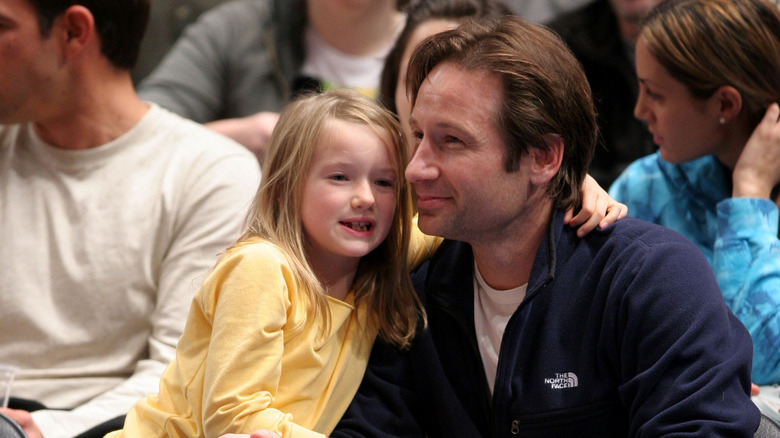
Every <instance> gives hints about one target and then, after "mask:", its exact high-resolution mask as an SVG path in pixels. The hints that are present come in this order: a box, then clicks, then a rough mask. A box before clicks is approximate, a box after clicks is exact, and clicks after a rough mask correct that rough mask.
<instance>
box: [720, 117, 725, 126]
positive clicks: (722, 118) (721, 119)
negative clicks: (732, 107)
mask: <svg viewBox="0 0 780 438" xmlns="http://www.w3.org/2000/svg"><path fill="white" fill-rule="evenodd" d="M718 123H720V124H721V125H725V124H726V118H725V117H721V118H720V119H719V120H718Z"/></svg>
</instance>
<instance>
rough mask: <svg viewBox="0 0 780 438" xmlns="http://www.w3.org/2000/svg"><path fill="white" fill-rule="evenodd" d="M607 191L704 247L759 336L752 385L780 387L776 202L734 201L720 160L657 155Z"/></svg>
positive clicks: (727, 295) (739, 312) (732, 301)
mask: <svg viewBox="0 0 780 438" xmlns="http://www.w3.org/2000/svg"><path fill="white" fill-rule="evenodd" d="M609 194H610V195H611V196H612V197H613V198H615V199H617V200H618V201H620V202H623V203H625V204H626V205H628V209H629V211H628V213H629V214H630V215H631V216H634V217H636V218H639V219H643V220H646V221H649V222H654V223H656V224H660V225H663V226H666V227H668V228H671V229H673V230H675V231H678V232H680V233H682V234H683V235H685V236H686V237H688V238H689V239H690V240H691V241H693V242H694V243H695V244H696V245H697V246H698V247H699V249H701V251H702V252H703V253H704V255H705V256H706V257H707V260H709V262H710V264H711V265H712V268H713V270H714V271H715V276H716V277H717V279H718V284H719V285H720V288H721V290H722V292H723V297H724V299H725V300H726V303H727V304H728V306H729V308H731V311H732V312H734V314H735V315H736V316H737V317H738V318H739V319H740V320H741V321H742V323H743V324H745V326H746V327H747V329H748V331H749V332H750V334H751V336H752V337H753V375H752V379H753V382H754V383H757V384H762V385H763V384H770V383H777V382H780V240H778V208H777V205H776V204H775V203H774V202H772V201H770V200H767V199H757V198H731V197H730V196H731V180H730V176H729V174H728V169H727V168H726V167H725V166H723V165H722V164H720V162H718V161H717V160H716V159H715V157H714V156H707V157H703V158H700V159H697V160H693V161H689V162H686V163H683V164H671V163H668V162H666V161H664V160H662V159H661V157H660V155H659V154H658V153H655V154H653V155H650V156H647V157H645V158H642V159H639V160H637V161H635V162H634V163H632V164H631V165H630V166H629V167H628V168H627V169H626V170H625V171H624V172H623V174H622V175H621V176H620V177H619V178H618V179H617V180H616V181H615V183H614V184H613V185H612V187H611V188H610V190H609Z"/></svg>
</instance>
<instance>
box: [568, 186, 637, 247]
mask: <svg viewBox="0 0 780 438" xmlns="http://www.w3.org/2000/svg"><path fill="white" fill-rule="evenodd" d="M581 191H582V206H581V207H580V211H579V213H577V215H576V216H574V209H569V210H566V213H565V215H564V216H563V223H565V224H568V225H569V226H570V227H577V226H579V228H578V229H577V236H579V237H582V236H584V235H586V234H588V233H590V232H591V231H593V229H594V228H596V226H598V227H599V228H605V227H608V226H609V225H612V224H613V223H615V221H617V220H619V219H623V218H624V217H626V214H628V206H626V204H621V203H620V202H617V201H615V200H614V199H612V197H611V196H609V194H608V193H607V192H606V191H605V190H604V189H602V188H601V186H600V185H599V184H598V183H597V182H596V180H595V179H593V177H591V176H590V175H585V181H583V183H582V188H581Z"/></svg>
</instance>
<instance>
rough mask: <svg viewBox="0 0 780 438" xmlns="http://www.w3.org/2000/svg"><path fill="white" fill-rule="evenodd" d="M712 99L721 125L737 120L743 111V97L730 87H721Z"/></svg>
mask: <svg viewBox="0 0 780 438" xmlns="http://www.w3.org/2000/svg"><path fill="white" fill-rule="evenodd" d="M711 99H713V105H715V111H716V112H717V117H718V122H719V123H720V124H721V125H722V124H724V123H727V122H729V121H731V120H733V119H735V118H736V117H737V116H738V115H739V112H740V111H742V95H741V94H740V93H739V91H737V89H736V88H734V87H732V86H730V85H722V86H720V87H719V88H718V89H717V90H716V91H715V93H714V94H713V96H712V98H711Z"/></svg>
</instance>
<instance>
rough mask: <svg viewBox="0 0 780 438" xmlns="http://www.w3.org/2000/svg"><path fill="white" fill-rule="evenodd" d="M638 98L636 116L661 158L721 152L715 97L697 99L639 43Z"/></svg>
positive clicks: (683, 158)
mask: <svg viewBox="0 0 780 438" xmlns="http://www.w3.org/2000/svg"><path fill="white" fill-rule="evenodd" d="M636 74H637V78H638V80H639V98H638V99H637V103H636V107H635V108H634V115H635V116H636V117H637V118H638V119H640V120H644V121H645V122H647V126H648V129H649V130H650V133H651V134H652V135H653V142H654V143H655V144H656V145H658V148H659V150H660V153H661V158H663V159H664V160H666V161H669V162H671V163H683V162H685V161H689V160H693V159H695V158H699V157H702V156H704V155H709V154H715V155H721V154H723V153H724V152H728V151H723V150H721V149H720V147H719V145H720V143H721V141H720V138H719V137H718V132H720V129H718V114H719V113H718V110H719V107H720V105H719V103H718V100H717V97H716V96H713V97H710V98H708V99H697V98H695V97H693V95H692V94H691V93H690V91H688V89H687V88H686V87H685V85H683V84H682V83H681V82H679V81H677V80H676V79H674V78H673V77H672V75H671V74H670V73H669V72H668V71H667V70H666V68H664V67H663V66H662V65H661V64H660V63H659V62H658V61H657V60H656V58H655V57H654V56H653V55H652V54H651V53H650V52H649V51H648V50H647V49H646V47H645V42H644V39H643V38H640V39H639V41H638V42H637V45H636Z"/></svg>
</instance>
